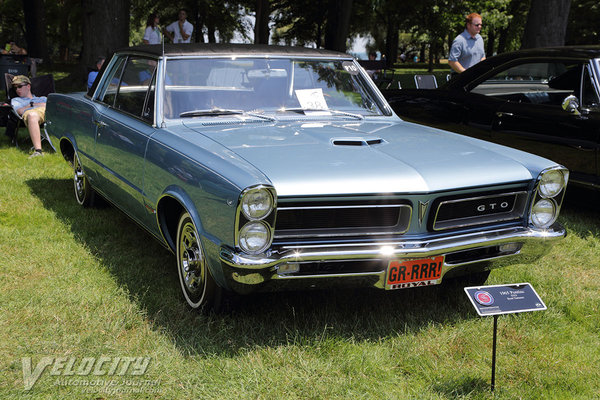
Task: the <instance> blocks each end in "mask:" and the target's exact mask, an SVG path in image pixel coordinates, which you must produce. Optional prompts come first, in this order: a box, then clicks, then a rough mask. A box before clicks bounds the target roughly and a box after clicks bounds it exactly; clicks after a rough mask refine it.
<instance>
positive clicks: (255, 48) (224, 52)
mask: <svg viewBox="0 0 600 400" xmlns="http://www.w3.org/2000/svg"><path fill="white" fill-rule="evenodd" d="M127 52H136V53H145V54H148V55H152V56H161V55H162V54H163V45H162V44H144V45H139V46H132V47H126V48H122V49H119V50H117V51H116V53H127ZM164 54H165V56H235V55H240V56H241V55H245V56H252V55H256V56H264V55H271V56H276V55H279V56H303V57H332V58H351V57H352V56H351V55H349V54H345V53H340V52H337V51H331V50H323V49H311V48H308V47H293V46H271V45H260V44H258V45H256V44H215V43H180V44H172V43H168V44H165V45H164Z"/></svg>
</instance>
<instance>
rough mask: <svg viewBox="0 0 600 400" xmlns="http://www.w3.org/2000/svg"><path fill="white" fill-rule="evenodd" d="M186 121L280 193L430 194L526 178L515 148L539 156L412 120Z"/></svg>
mask: <svg viewBox="0 0 600 400" xmlns="http://www.w3.org/2000/svg"><path fill="white" fill-rule="evenodd" d="M186 125H187V126H188V127H189V128H190V129H192V130H194V131H196V132H198V133H201V134H203V135H205V136H206V137H209V138H211V139H212V140H214V141H216V142H218V143H220V144H221V145H222V146H225V147H226V148H228V149H229V150H231V151H233V152H234V153H236V154H238V155H239V156H240V157H242V158H244V159H245V160H246V161H248V162H249V163H251V164H252V165H253V166H254V167H255V168H257V169H258V170H260V171H261V172H262V173H263V174H265V175H266V176H267V177H268V178H269V180H270V181H271V182H272V183H273V185H274V186H275V189H276V190H277V193H278V195H280V196H288V195H296V196H298V195H326V194H350V193H365V194H367V193H426V192H435V191H443V190H447V189H457V188H467V187H477V186H486V185H491V184H493V185H497V184H501V183H511V182H517V181H525V180H529V179H532V173H531V172H530V169H528V167H527V165H526V163H523V161H522V160H519V161H517V160H516V159H515V153H519V154H520V155H522V157H521V158H525V159H526V158H527V157H535V156H530V155H528V154H526V153H521V152H516V151H514V150H512V149H508V148H506V147H503V146H498V145H494V144H491V143H487V142H483V141H479V140H476V139H472V138H468V137H465V136H462V135H458V134H453V133H450V132H445V131H441V130H437V129H433V128H428V127H424V126H421V125H416V124H412V123H407V122H390V123H387V122H386V123H383V122H368V121H362V122H347V121H346V122H304V123H300V122H289V123H283V122H281V123H275V124H260V123H257V124H243V125H229V126H227V125H225V126H224V125H219V126H205V125H203V126H200V125H196V124H193V125H192V124H189V125H188V124H186ZM529 161H531V160H529Z"/></svg>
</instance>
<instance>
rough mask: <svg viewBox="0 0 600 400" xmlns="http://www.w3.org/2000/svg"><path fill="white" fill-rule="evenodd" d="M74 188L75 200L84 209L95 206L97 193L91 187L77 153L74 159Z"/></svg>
mask: <svg viewBox="0 0 600 400" xmlns="http://www.w3.org/2000/svg"><path fill="white" fill-rule="evenodd" d="M73 186H74V188H75V199H76V200H77V202H78V203H79V204H81V205H82V206H84V207H91V206H93V205H94V200H95V196H96V194H95V192H94V189H92V187H91V186H90V182H89V181H88V178H87V176H86V175H85V171H84V170H83V167H82V165H81V161H79V156H78V155H77V153H75V156H74V157H73Z"/></svg>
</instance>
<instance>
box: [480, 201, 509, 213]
mask: <svg viewBox="0 0 600 400" xmlns="http://www.w3.org/2000/svg"><path fill="white" fill-rule="evenodd" d="M507 208H508V202H507V201H503V202H502V203H489V204H480V205H478V206H477V211H479V212H484V211H491V210H498V209H500V210H504V209H507Z"/></svg>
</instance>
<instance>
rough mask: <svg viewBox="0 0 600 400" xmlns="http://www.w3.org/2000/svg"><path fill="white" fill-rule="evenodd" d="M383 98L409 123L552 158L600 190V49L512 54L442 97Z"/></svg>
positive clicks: (455, 82)
mask: <svg viewBox="0 0 600 400" xmlns="http://www.w3.org/2000/svg"><path fill="white" fill-rule="evenodd" d="M384 95H385V96H386V98H387V99H388V101H389V103H390V105H391V106H392V108H393V109H394V111H395V112H396V113H397V114H398V115H399V116H400V117H402V118H404V119H405V120H408V121H413V122H417V123H420V124H425V125H431V126H435V127H440V128H443V129H447V130H451V131H454V132H458V133H461V134H464V135H468V136H473V137H477V138H480V139H484V140H488V141H492V142H497V143H501V144H504V145H508V146H511V147H515V148H517V149H521V150H525V151H527V152H530V153H534V154H538V155H541V156H543V157H546V158H550V159H551V160H553V161H556V162H558V163H560V164H562V165H564V166H566V167H567V168H568V169H569V170H570V171H571V178H570V181H571V182H575V183H579V184H583V185H586V186H592V187H595V188H597V189H600V173H599V160H598V158H599V149H600V46H579V47H556V48H542V49H532V50H522V51H516V52H512V53H505V54H501V55H498V56H494V57H490V58H488V59H487V60H485V61H483V62H481V63H479V64H477V65H475V66H473V67H471V68H469V69H468V70H466V71H465V72H463V73H462V74H460V75H457V76H455V77H453V78H452V79H450V80H449V81H448V82H447V83H446V84H444V85H442V86H441V87H440V88H438V89H403V90H388V91H384Z"/></svg>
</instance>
